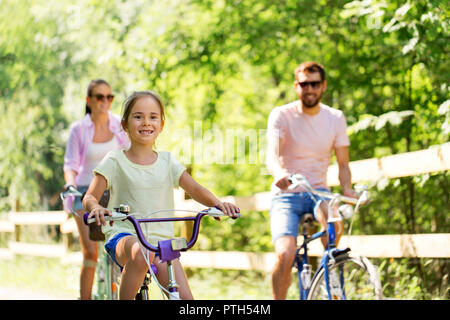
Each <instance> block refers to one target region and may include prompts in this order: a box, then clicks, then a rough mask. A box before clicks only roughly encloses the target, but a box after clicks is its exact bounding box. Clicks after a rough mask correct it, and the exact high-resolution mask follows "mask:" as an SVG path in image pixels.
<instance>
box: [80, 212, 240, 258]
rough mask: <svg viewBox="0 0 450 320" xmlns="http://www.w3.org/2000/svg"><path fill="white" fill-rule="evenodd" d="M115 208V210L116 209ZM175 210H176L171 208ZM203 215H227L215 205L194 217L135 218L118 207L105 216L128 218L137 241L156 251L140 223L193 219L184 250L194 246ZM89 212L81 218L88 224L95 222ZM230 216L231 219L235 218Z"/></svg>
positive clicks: (117, 218) (106, 217)
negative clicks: (191, 229)
mask: <svg viewBox="0 0 450 320" xmlns="http://www.w3.org/2000/svg"><path fill="white" fill-rule="evenodd" d="M116 209H117V210H116ZM173 211H176V210H173ZM204 216H211V217H215V218H217V217H228V215H226V214H225V213H223V212H222V211H221V210H219V209H217V208H216V207H210V208H207V209H204V210H202V211H200V212H198V213H197V215H196V216H194V217H173V218H145V219H137V218H135V217H133V216H132V215H129V214H127V213H123V212H120V211H118V208H115V210H114V211H112V212H111V213H110V215H109V216H105V217H104V218H105V220H106V221H123V220H128V221H130V222H131V224H132V225H133V227H134V229H135V230H136V235H137V237H138V239H139V241H140V242H141V243H142V244H143V245H144V247H145V248H147V249H148V250H150V251H153V252H158V251H159V250H160V249H159V248H158V247H155V246H153V245H152V244H150V243H149V242H148V241H147V240H146V239H145V237H144V234H143V232H142V229H141V226H140V223H151V222H175V221H194V226H193V232H192V236H191V239H190V240H189V241H188V242H187V244H186V246H183V248H182V249H180V251H186V250H188V249H190V248H192V247H193V246H194V244H195V243H196V242H197V238H198V233H199V231H200V221H201V219H202V218H203V217H204ZM240 216H241V215H240V214H239V213H238V214H237V217H236V218H238V217H240ZM88 217H89V213H87V212H86V213H85V214H84V216H83V220H84V223H85V224H87V225H88V224H90V223H93V222H95V218H90V219H88ZM236 218H234V217H232V219H236Z"/></svg>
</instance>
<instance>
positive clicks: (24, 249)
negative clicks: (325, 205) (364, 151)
mask: <svg viewBox="0 0 450 320" xmlns="http://www.w3.org/2000/svg"><path fill="white" fill-rule="evenodd" d="M350 167H351V170H352V182H353V183H355V182H367V181H377V180H379V179H382V178H388V179H390V178H395V177H403V176H410V175H417V174H424V173H430V172H439V171H446V170H448V169H450V143H446V144H443V145H440V146H434V147H431V148H429V149H426V150H421V151H416V152H409V153H404V154H398V155H393V156H387V157H383V158H377V159H367V160H361V161H354V162H351V163H350ZM337 172H338V171H337V167H336V166H330V169H329V171H328V182H329V185H331V186H332V185H337V183H338V179H337ZM222 200H223V201H228V202H232V203H235V204H236V205H238V206H239V207H240V208H241V211H242V212H243V213H244V217H245V211H266V210H269V208H270V195H269V193H268V192H263V193H258V194H255V195H252V196H248V197H224V198H222ZM175 203H176V207H177V208H183V209H192V210H199V209H200V210H201V209H203V207H202V206H201V205H200V204H198V203H196V202H194V201H192V200H184V193H183V192H180V191H177V192H176V194H175ZM26 225H33V226H36V225H58V226H59V227H60V232H61V233H62V235H63V243H59V244H36V243H26V242H23V241H21V238H22V237H21V236H22V234H21V228H22V227H23V226H26ZM8 234H9V235H10V236H9V237H8V236H7V235H8ZM11 235H13V236H11ZM76 236H77V228H76V225H75V221H74V219H73V218H71V217H70V216H69V215H68V214H67V213H66V212H64V211H50V212H10V213H9V215H8V219H7V220H0V240H1V237H4V238H5V240H4V241H3V242H4V243H7V246H6V247H3V248H0V259H1V258H12V257H13V256H14V255H15V254H23V255H35V256H46V257H57V258H60V259H61V261H62V262H63V263H81V253H80V252H73V251H70V249H69V248H70V247H71V243H72V241H73V238H74V237H76ZM7 238H14V240H10V239H7ZM0 243H1V242H0ZM340 246H341V247H345V246H350V247H351V248H352V251H354V252H357V253H359V254H361V255H364V256H367V257H374V258H382V257H392V258H399V257H422V258H425V257H428V258H449V257H450V233H441V234H413V235H411V234H402V235H371V236H343V237H342V239H341V242H340ZM322 250H323V249H322V247H321V244H320V242H319V241H316V243H314V242H313V243H311V246H310V251H309V252H310V254H311V255H313V256H319V255H321V253H322ZM182 259H183V263H184V265H185V266H188V267H199V268H225V269H240V270H250V269H251V270H264V271H268V270H271V269H272V266H273V264H274V261H275V256H274V254H273V253H257V252H236V251H232V252H216V251H215V252H209V251H189V252H186V253H185V254H183V256H182Z"/></svg>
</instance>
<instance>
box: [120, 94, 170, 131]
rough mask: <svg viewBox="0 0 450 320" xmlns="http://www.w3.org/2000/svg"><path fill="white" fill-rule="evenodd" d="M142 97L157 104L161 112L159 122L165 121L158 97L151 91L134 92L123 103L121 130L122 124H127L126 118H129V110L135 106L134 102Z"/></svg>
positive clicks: (162, 106) (162, 107) (161, 104)
mask: <svg viewBox="0 0 450 320" xmlns="http://www.w3.org/2000/svg"><path fill="white" fill-rule="evenodd" d="M143 97H152V98H153V99H154V100H155V101H156V102H158V104H159V109H160V110H161V120H162V121H163V122H164V121H165V119H166V116H165V113H164V105H163V103H162V101H161V98H160V97H159V95H158V94H157V93H156V92H154V91H151V90H146V91H135V92H133V93H132V94H131V95H130V96H129V97H128V98H127V99H126V100H125V102H124V103H123V112H122V121H121V123H122V128H124V124H125V123H127V121H128V117H129V116H130V113H131V109H132V108H133V106H134V105H135V104H136V102H137V101H138V100H139V99H140V98H143Z"/></svg>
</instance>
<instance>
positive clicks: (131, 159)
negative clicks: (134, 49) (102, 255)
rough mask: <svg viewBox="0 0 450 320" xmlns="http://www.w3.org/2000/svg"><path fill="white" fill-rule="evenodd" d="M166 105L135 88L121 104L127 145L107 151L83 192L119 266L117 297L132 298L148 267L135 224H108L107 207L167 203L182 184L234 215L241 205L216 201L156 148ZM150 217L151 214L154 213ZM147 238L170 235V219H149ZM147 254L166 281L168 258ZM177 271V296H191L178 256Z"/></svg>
mask: <svg viewBox="0 0 450 320" xmlns="http://www.w3.org/2000/svg"><path fill="white" fill-rule="evenodd" d="M164 119H165V117H164V107H163V104H162V102H161V100H160V98H159V97H158V95H157V94H156V93H154V92H152V91H142V92H135V93H133V94H132V95H131V96H130V97H128V99H127V100H126V101H125V104H124V112H123V116H122V127H123V129H124V130H125V131H126V132H127V133H128V137H129V139H130V142H131V147H130V148H129V149H128V150H119V151H112V152H110V153H109V154H108V155H107V156H106V157H105V158H104V159H103V160H102V162H101V163H100V164H99V165H98V166H97V168H96V169H95V170H94V173H95V175H94V179H93V180H92V183H91V184H90V186H89V189H88V191H87V193H86V196H85V197H84V200H83V204H84V206H85V207H86V209H87V210H88V211H89V212H90V214H89V217H90V218H91V217H95V219H96V221H97V224H99V225H100V224H101V225H103V227H102V229H103V231H104V233H105V235H106V237H107V238H108V241H107V242H106V244H105V248H106V250H107V251H108V253H109V254H110V255H111V257H112V259H113V260H114V261H115V262H116V263H117V264H118V265H120V266H123V271H122V279H121V282H120V299H133V298H134V297H135V295H136V293H137V291H138V289H139V286H140V285H141V283H142V281H143V279H144V276H145V274H146V272H147V270H148V265H147V263H146V261H145V259H144V256H143V255H142V253H141V249H140V245H139V242H138V239H137V237H136V235H135V230H134V228H133V227H132V225H131V224H130V223H129V222H128V221H116V222H115V223H114V224H113V225H110V224H106V221H105V219H104V216H105V215H109V213H110V212H111V211H110V210H109V209H111V208H113V207H114V206H116V207H117V206H119V204H120V203H125V204H128V205H129V206H130V208H131V212H140V213H147V212H152V211H156V210H160V209H171V208H173V207H174V204H173V188H174V187H178V186H181V187H182V188H183V189H184V190H185V191H186V192H187V193H188V194H189V195H190V196H191V197H192V198H193V199H194V200H196V201H198V202H200V203H201V204H203V205H205V206H208V207H212V206H217V207H218V208H219V209H220V210H222V211H223V212H224V213H226V214H227V215H229V216H231V217H236V216H237V214H238V213H239V208H237V207H236V206H234V205H233V204H231V203H227V202H221V201H219V200H218V199H217V198H216V197H215V196H214V195H213V194H212V193H211V192H210V191H208V190H207V189H206V188H204V187H202V186H201V185H200V184H198V183H197V182H196V181H195V180H194V179H193V178H192V177H191V176H190V175H189V174H188V173H187V172H186V168H185V167H183V166H182V165H181V164H180V163H179V162H178V161H177V160H176V159H175V158H174V157H173V156H172V155H171V154H170V153H169V152H162V151H156V150H154V145H155V140H156V138H157V137H158V135H159V134H160V133H161V131H162V129H163V127H164ZM105 189H108V190H110V201H109V205H108V208H109V209H106V208H104V207H102V206H101V205H99V203H98V201H99V199H100V197H101V195H102V193H103V192H104V190H105ZM152 217H154V216H152ZM148 229H149V230H150V232H149V233H150V238H149V239H148V240H149V241H150V242H151V243H152V244H154V245H156V244H157V241H158V240H162V239H170V238H172V237H173V224H172V223H167V222H164V223H159V224H158V223H150V224H149V225H148ZM150 260H153V263H154V264H155V265H156V267H157V269H158V272H157V274H158V281H160V282H161V283H162V284H167V282H168V275H167V266H166V265H165V264H166V263H164V264H163V263H160V262H159V258H158V257H155V255H154V254H153V253H150ZM173 265H174V269H175V277H176V279H177V282H178V283H179V285H180V288H179V291H180V297H181V298H182V299H193V296H192V292H191V290H190V289H189V285H188V283H187V279H186V275H185V273H184V271H183V267H182V265H181V263H180V261H179V260H176V261H174V262H173Z"/></svg>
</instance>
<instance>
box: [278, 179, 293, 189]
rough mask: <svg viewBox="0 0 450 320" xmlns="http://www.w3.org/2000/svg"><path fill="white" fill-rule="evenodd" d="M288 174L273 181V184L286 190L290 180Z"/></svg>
mask: <svg viewBox="0 0 450 320" xmlns="http://www.w3.org/2000/svg"><path fill="white" fill-rule="evenodd" d="M289 177H290V176H286V177H284V178H282V179H280V180H278V181H277V183H275V185H276V186H277V187H278V188H280V189H281V190H286V189H287V188H288V187H289V186H290V185H291V181H289Z"/></svg>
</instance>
